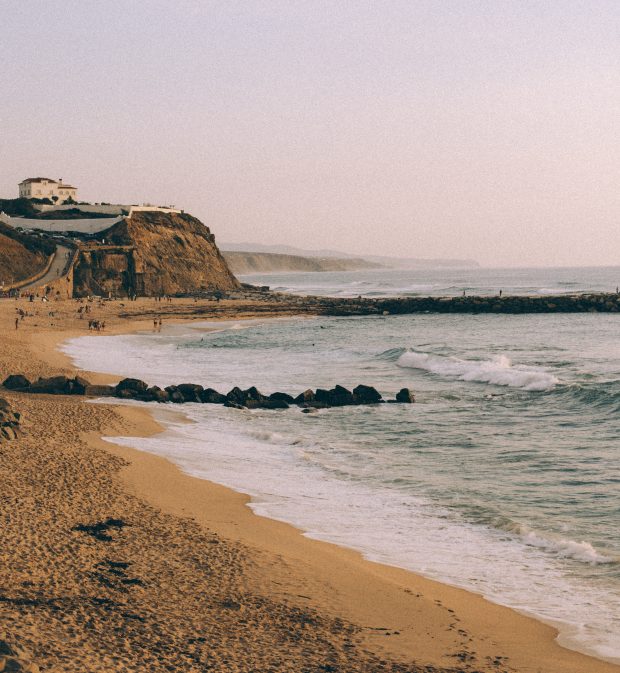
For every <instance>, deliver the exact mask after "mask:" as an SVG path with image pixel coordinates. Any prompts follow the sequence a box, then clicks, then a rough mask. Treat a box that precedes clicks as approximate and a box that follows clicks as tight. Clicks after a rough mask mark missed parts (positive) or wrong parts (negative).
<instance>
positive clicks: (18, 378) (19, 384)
mask: <svg viewBox="0 0 620 673" xmlns="http://www.w3.org/2000/svg"><path fill="white" fill-rule="evenodd" d="M2 385H3V386H4V387H5V388H7V389H8V390H20V388H28V387H29V386H30V381H29V380H28V379H27V378H26V377H25V376H22V375H21V374H11V375H10V376H8V377H7V378H6V379H4V381H3V383H2Z"/></svg>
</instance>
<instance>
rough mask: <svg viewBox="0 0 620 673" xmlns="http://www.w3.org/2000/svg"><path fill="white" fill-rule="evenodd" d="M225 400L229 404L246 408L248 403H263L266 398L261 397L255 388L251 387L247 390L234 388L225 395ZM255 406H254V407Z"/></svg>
mask: <svg viewBox="0 0 620 673" xmlns="http://www.w3.org/2000/svg"><path fill="white" fill-rule="evenodd" d="M226 399H227V400H228V401H229V402H236V403H237V404H241V405H243V406H247V403H248V402H252V403H256V402H264V401H266V400H267V397H265V395H263V394H262V393H261V392H260V391H259V390H258V389H257V388H255V387H254V386H252V387H251V388H248V389H247V390H241V388H238V387H236V386H235V387H234V388H233V389H232V390H231V391H230V392H229V393H228V394H227V395H226ZM255 406H256V405H255Z"/></svg>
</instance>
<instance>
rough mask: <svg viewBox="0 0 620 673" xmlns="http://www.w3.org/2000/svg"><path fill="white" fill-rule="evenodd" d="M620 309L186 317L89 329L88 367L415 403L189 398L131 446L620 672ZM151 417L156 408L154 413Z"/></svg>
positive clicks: (419, 277) (84, 354)
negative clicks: (146, 327) (554, 632)
mask: <svg viewBox="0 0 620 673" xmlns="http://www.w3.org/2000/svg"><path fill="white" fill-rule="evenodd" d="M619 279H620V267H615V268H607V269H601V268H598V269H535V270H526V269H524V270H492V269H471V270H452V269H450V270H448V269H446V270H433V271H387V270H380V271H363V272H362V271H360V272H347V273H323V274H316V273H314V274H310V273H303V274H286V275H285V274H280V275H278V276H275V275H274V276H266V275H261V276H252V277H244V278H243V279H242V280H244V281H246V282H254V283H257V284H260V285H270V286H271V287H272V288H273V289H283V290H284V289H285V290H287V291H290V292H295V293H298V294H326V295H330V296H357V295H360V294H362V295H363V296H390V295H399V294H410V295H411V294H423V295H429V294H435V295H436V294H446V295H448V294H461V293H462V291H463V290H465V291H466V293H467V294H489V293H497V292H498V291H499V290H500V289H502V290H503V292H504V293H505V294H514V293H527V294H541V293H542V294H555V293H560V292H567V291H570V292H573V291H590V290H591V291H594V290H596V291H598V290H609V291H613V290H615V287H616V285H617V284H618V282H619ZM619 336H620V315H618V314H614V313H608V314H591V313H587V314H545V315H452V314H450V315H434V314H419V315H402V316H364V317H317V318H291V319H276V320H261V321H239V322H227V323H221V322H220V323H206V322H205V323H200V324H198V323H193V324H191V325H180V326H178V325H177V326H170V327H168V328H166V329H165V330H164V331H162V332H161V333H159V334H150V333H144V334H136V335H129V336H96V337H94V336H85V337H80V338H77V339H72V340H70V341H69V342H68V343H67V344H65V346H64V348H65V351H66V352H67V353H68V354H69V355H71V357H72V358H73V359H74V361H75V363H76V365H77V366H79V367H80V368H84V369H90V370H97V371H102V372H109V373H116V374H119V375H120V376H135V377H138V378H142V379H144V380H147V381H148V382H149V383H150V384H157V385H160V386H165V385H169V384H171V383H184V382H192V383H201V384H202V385H204V386H205V387H206V386H210V387H213V388H216V389H218V390H220V391H221V392H227V391H228V390H230V389H231V388H232V387H233V386H235V385H238V386H240V387H248V386H251V385H256V386H257V387H258V388H259V389H260V390H261V391H263V392H265V393H271V392H274V391H276V390H281V391H284V392H288V393H292V394H297V393H299V392H301V391H302V390H304V389H306V388H316V387H332V386H333V385H335V384H341V385H344V386H346V387H349V388H351V387H354V386H355V385H357V384H358V383H364V384H367V385H373V386H375V387H376V388H377V389H378V390H379V391H380V392H381V393H382V394H383V396H384V398H388V397H393V396H394V394H395V393H396V392H397V391H398V390H399V389H400V388H402V387H405V386H406V387H410V388H412V389H413V390H414V391H415V394H416V404H413V405H392V404H384V405H376V406H371V407H348V408H335V409H327V410H322V411H320V412H318V413H315V414H303V413H301V412H300V410H299V409H298V408H291V409H289V410H284V411H266V410H253V411H249V410H248V411H238V410H234V409H228V408H224V407H221V406H215V405H199V404H186V405H183V406H182V407H178V409H179V410H182V411H183V412H184V413H185V414H186V415H187V416H188V417H189V418H190V419H191V420H192V421H194V423H189V424H188V423H181V422H171V421H167V422H166V425H167V430H166V432H164V433H162V434H160V435H157V436H155V437H150V438H144V439H141V438H115V439H114V440H113V441H115V442H118V443H119V444H125V445H128V446H133V447H136V448H139V449H142V450H145V451H149V452H152V453H156V454H158V455H162V456H166V457H167V458H169V459H171V460H172V461H174V462H175V463H177V464H178V465H179V466H180V467H181V468H182V469H183V470H185V471H186V472H188V473H190V474H193V475H195V476H198V477H203V478H206V479H210V480H212V481H216V482H219V483H221V484H224V485H226V486H229V487H231V488H234V489H236V490H238V491H242V492H244V493H247V494H249V495H250V496H252V503H251V507H252V509H253V510H254V511H255V512H256V513H257V514H260V515H263V516H268V517H271V518H273V519H278V520H282V521H287V522H289V523H292V524H294V525H296V526H298V527H299V528H300V529H302V530H303V531H304V532H305V534H306V535H308V536H311V537H314V538H318V539H322V540H328V541H331V542H334V543H337V544H340V545H343V546H347V547H351V548H354V549H357V550H359V551H361V552H362V553H363V554H364V555H365V556H366V557H367V558H370V559H372V560H377V561H382V562H384V563H387V564H391V565H395V566H399V567H402V568H407V569H410V570H413V571H415V572H418V573H420V574H423V575H425V576H428V577H431V578H434V579H437V580H440V581H443V582H447V583H450V584H453V585H456V586H460V587H464V588H466V589H470V590H473V591H476V592H478V593H480V594H482V595H484V596H486V597H487V598H489V599H491V600H493V601H495V602H497V603H500V604H502V605H507V606H510V607H513V608H515V609H518V610H520V611H522V612H524V613H526V614H529V615H532V616H535V617H538V618H539V619H542V620H544V621H546V622H548V623H551V624H553V625H555V626H556V627H557V628H558V629H559V630H560V642H562V643H563V644H565V645H566V646H569V647H572V648H574V649H578V650H580V651H583V652H588V653H593V654H596V655H598V656H599V657H602V658H606V659H608V660H611V661H615V662H620V460H619V458H620V420H619V418H620V339H619ZM150 407H151V408H153V405H150Z"/></svg>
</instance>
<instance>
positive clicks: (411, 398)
mask: <svg viewBox="0 0 620 673" xmlns="http://www.w3.org/2000/svg"><path fill="white" fill-rule="evenodd" d="M396 401H397V402H404V403H405V404H413V403H414V402H415V395H414V394H413V391H412V390H409V388H401V389H400V390H399V391H398V392H397V393H396Z"/></svg>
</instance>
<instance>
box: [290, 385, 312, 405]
mask: <svg viewBox="0 0 620 673" xmlns="http://www.w3.org/2000/svg"><path fill="white" fill-rule="evenodd" d="M315 399H316V396H315V394H314V391H312V390H310V388H308V390H304V392H303V393H300V394H299V395H297V397H296V398H295V399H294V400H293V402H295V404H307V403H308V402H314V400H315Z"/></svg>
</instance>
